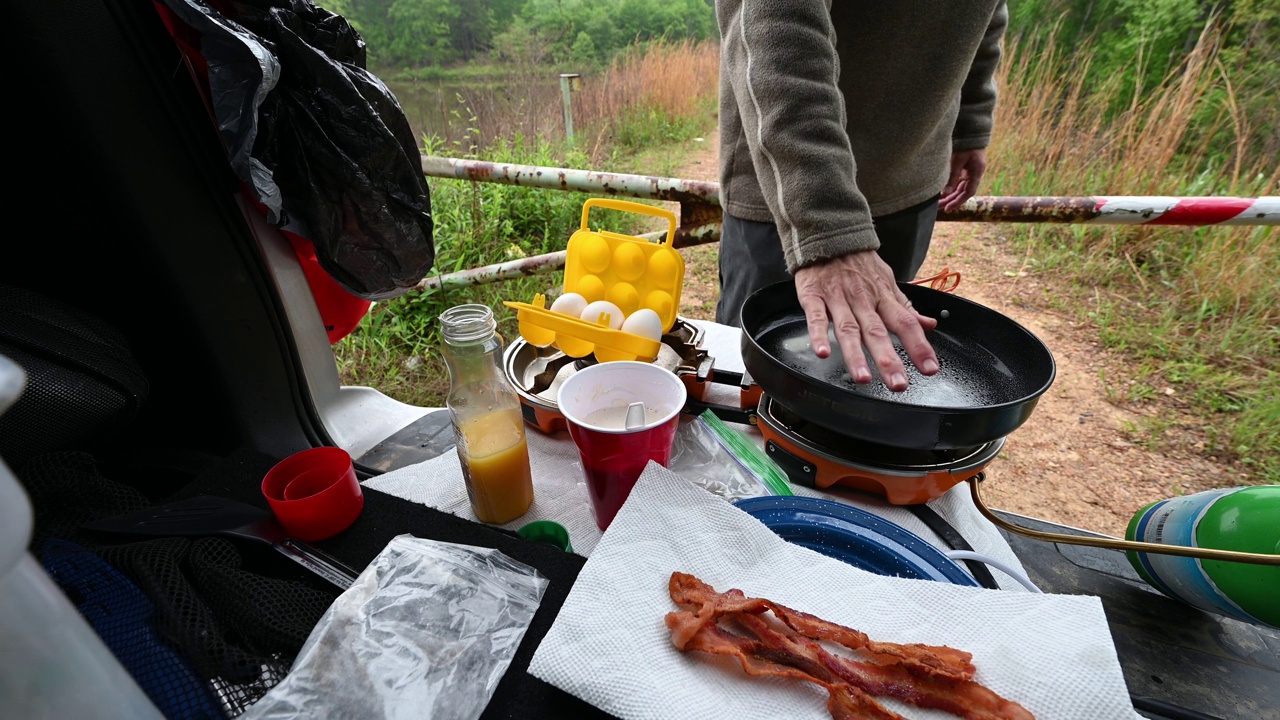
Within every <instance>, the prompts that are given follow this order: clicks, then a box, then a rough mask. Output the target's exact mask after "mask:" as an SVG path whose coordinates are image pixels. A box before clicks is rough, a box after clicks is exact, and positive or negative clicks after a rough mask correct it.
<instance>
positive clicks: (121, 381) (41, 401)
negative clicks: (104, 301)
mask: <svg viewBox="0 0 1280 720" xmlns="http://www.w3.org/2000/svg"><path fill="white" fill-rule="evenodd" d="M0 355H5V356H6V357H8V358H9V359H10V360H12V361H14V362H15V363H17V364H18V365H19V366H21V367H22V369H23V370H24V371H26V374H27V387H26V390H24V391H23V393H22V395H21V396H19V398H18V400H17V402H15V403H14V405H13V407H11V408H9V410H8V411H7V412H5V413H4V414H3V415H0V457H3V458H4V459H5V462H6V463H7V464H8V465H9V466H10V467H18V466H20V465H22V463H23V462H25V461H26V460H27V459H28V458H31V457H34V456H36V455H39V454H42V453H45V452H50V451H53V450H73V449H88V448H90V447H91V446H93V445H94V444H96V443H99V442H103V441H105V440H108V439H110V437H111V435H112V434H113V431H114V430H116V429H118V428H121V427H123V426H124V425H125V424H127V422H128V421H129V420H131V419H133V416H134V415H135V414H136V413H137V410H138V406H139V405H141V404H142V402H143V400H144V399H145V398H146V395H147V392H148V389H149V388H148V385H147V380H146V377H145V376H144V375H143V374H142V370H141V369H140V368H139V367H138V365H137V363H136V362H135V360H134V357H133V354H132V353H131V352H130V350H129V346H128V344H127V343H126V342H125V339H124V337H123V336H122V335H121V334H120V333H119V331H117V330H116V329H114V328H112V327H111V326H109V325H107V324H106V323H104V322H103V321H101V320H99V319H98V318H96V317H93V316H92V315H89V314H87V313H84V312H82V311H80V310H78V309H76V308H73V307H71V306H69V305H66V304H63V303H61V302H58V301H55V300H53V299H51V298H46V297H43V296H41V295H38V294H36V293H33V292H31V291H29V290H25V289H22V288H18V287H14V286H11V285H4V284H0Z"/></svg>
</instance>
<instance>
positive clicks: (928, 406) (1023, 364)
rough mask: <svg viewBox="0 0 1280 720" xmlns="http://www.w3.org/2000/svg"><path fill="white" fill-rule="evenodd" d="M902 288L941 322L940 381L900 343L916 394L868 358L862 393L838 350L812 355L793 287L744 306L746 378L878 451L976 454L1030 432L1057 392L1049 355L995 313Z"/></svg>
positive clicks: (937, 335)
mask: <svg viewBox="0 0 1280 720" xmlns="http://www.w3.org/2000/svg"><path fill="white" fill-rule="evenodd" d="M899 287H900V288H901V289H902V292H903V293H905V294H906V296H907V298H908V299H909V300H910V301H911V304H912V305H914V306H915V309H916V310H917V311H919V312H920V313H921V314H923V315H928V316H930V317H935V318H938V327H937V329H936V330H932V331H929V332H928V333H926V335H927V337H928V338H929V342H930V343H932V344H933V349H934V351H935V352H936V353H937V354H938V364H939V365H940V366H941V369H940V370H939V371H938V373H937V374H936V375H933V376H931V377H930V376H925V375H921V374H920V373H919V372H918V371H917V370H916V369H915V367H914V366H913V365H912V364H911V362H910V361H909V360H908V359H907V354H906V351H905V350H903V349H902V347H901V345H898V344H897V341H896V339H895V345H896V346H897V347H898V354H899V355H900V356H901V357H902V361H903V364H904V365H906V368H907V379H908V380H909V381H910V383H911V386H910V387H909V388H908V389H907V390H904V391H903V392H900V393H895V392H893V391H891V390H889V389H888V388H887V387H885V385H884V383H883V382H881V380H880V376H879V374H878V373H877V371H876V366H875V363H874V362H872V361H871V359H870V356H868V359H867V363H868V365H870V366H871V372H872V375H873V376H874V378H873V380H872V382H871V383H870V384H867V385H858V384H855V383H854V382H853V379H852V378H851V377H850V376H849V371H848V369H846V367H845V363H844V357H843V355H842V354H841V352H840V346H839V344H837V343H836V342H835V341H834V340H832V342H831V350H832V353H831V357H828V358H826V359H825V360H819V359H818V357H817V356H816V355H814V353H813V350H812V348H811V347H810V344H809V330H808V326H807V324H806V323H805V319H804V311H803V310H802V309H801V308H800V301H799V300H798V299H797V297H796V290H795V285H794V283H792V282H791V281H785V282H781V283H777V284H775V285H770V286H768V287H765V288H762V289H760V290H757V291H756V292H754V293H752V294H751V295H750V296H749V297H748V298H747V301H746V302H745V303H743V305H742V315H741V326H742V360H743V363H744V364H745V365H746V368H747V371H748V372H749V373H750V374H751V376H752V378H753V379H754V380H755V382H756V383H757V384H759V386H760V388H761V389H762V390H763V391H764V392H765V393H767V394H768V395H769V396H771V397H773V398H774V399H775V400H776V401H777V402H779V403H782V404H783V405H784V406H786V407H787V408H788V409H790V410H792V411H793V412H794V413H796V414H797V415H799V416H800V417H802V418H804V419H805V420H808V421H811V422H815V423H818V424H819V425H822V426H824V427H826V428H828V429H830V430H833V431H835V432H837V433H840V434H842V435H844V436H847V437H850V438H854V439H857V440H862V441H865V442H871V443H877V444H880V445H888V446H891V447H899V448H910V449H914V450H953V449H960V448H971V447H977V446H979V445H982V444H983V443H987V442H991V441H993V440H996V439H999V438H1002V437H1004V436H1006V435H1008V434H1009V433H1011V432H1013V431H1014V430H1015V429H1017V428H1018V427H1019V426H1020V425H1022V423H1024V422H1026V420H1027V418H1028V417H1030V416H1031V411H1032V410H1033V409H1035V406H1036V402H1037V401H1038V400H1039V399H1040V396H1041V395H1042V394H1044V392H1045V391H1046V390H1048V389H1049V386H1050V385H1052V384H1053V378H1054V374H1055V366H1054V362H1053V355H1052V354H1050V353H1049V349H1048V348H1046V347H1045V346H1044V344H1043V343H1041V342H1040V340H1039V339H1038V338H1036V336H1035V335H1032V334H1031V333H1030V332H1029V331H1027V329H1026V328H1024V327H1022V326H1021V325H1019V324H1017V323H1016V322H1014V321H1013V320H1011V319H1009V318H1007V317H1005V316H1004V315H1001V314H1000V313H997V312H996V311H994V310H991V309H990V308H987V307H984V306H982V305H979V304H977V303H974V302H971V301H969V300H965V299H964V298H961V297H956V296H954V295H951V294H949V293H945V292H942V291H940V290H934V289H933V288H929V287H925V286H922V285H912V284H908V283H899ZM944 315H945V317H943V316H944ZM864 352H865V349H864Z"/></svg>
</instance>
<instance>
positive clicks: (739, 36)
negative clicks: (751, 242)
mask: <svg viewBox="0 0 1280 720" xmlns="http://www.w3.org/2000/svg"><path fill="white" fill-rule="evenodd" d="M716 15H717V18H718V20H719V24H720V37H721V39H720V53H721V57H720V193H721V194H720V202H721V205H722V207H723V208H724V210H725V211H727V212H729V213H730V214H732V215H734V216H735V217H738V218H742V219H745V220H756V221H758V222H772V223H775V224H776V225H777V227H778V232H779V234H780V235H781V236H782V245H783V251H784V254H785V256H786V260H787V269H788V270H790V271H792V272H795V271H796V270H797V269H799V268H801V267H804V266H805V265H808V264H810V263H813V262H816V261H818V260H822V259H826V258H830V257H835V256H839V255H844V254H847V253H850V252H855V251H859V250H874V249H876V248H878V247H879V240H877V238H876V234H875V231H874V230H873V229H872V225H871V218H872V216H873V215H874V216H880V215H885V214H888V213H892V212H896V211H898V210H902V209H904V208H907V207H910V206H912V205H915V204H917V203H920V202H923V201H925V200H927V199H929V198H931V197H933V196H934V195H937V194H938V192H939V191H940V190H941V189H942V186H943V185H945V184H946V181H947V175H948V174H949V172H950V158H951V153H952V151H955V150H971V149H975V148H982V147H986V146H987V144H988V142H989V141H990V139H991V125H992V113H993V111H994V110H995V102H996V88H995V83H994V80H993V74H994V72H995V67H996V63H997V61H998V60H999V58H1000V41H1001V37H1002V36H1003V34H1004V29H1005V26H1006V24H1007V22H1008V10H1007V8H1006V6H1005V0H835V1H834V3H833V2H832V0H717V1H716Z"/></svg>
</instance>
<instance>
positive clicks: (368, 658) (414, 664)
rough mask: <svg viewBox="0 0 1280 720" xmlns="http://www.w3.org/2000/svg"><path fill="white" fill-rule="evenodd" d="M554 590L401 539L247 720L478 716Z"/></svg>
mask: <svg viewBox="0 0 1280 720" xmlns="http://www.w3.org/2000/svg"><path fill="white" fill-rule="evenodd" d="M546 587H547V580H546V578H544V577H543V576H542V575H541V574H539V573H538V571H537V570H536V569H534V568H532V567H529V566H528V565H524V564H522V563H519V562H517V561H515V560H512V559H511V558H509V557H507V556H506V555H503V554H502V553H501V552H498V551H497V550H492V549H489V548H480V547H472V546H470V545H457V544H453V543H446V542H437V541H434V540H424V539H421V538H416V537H413V536H411V535H400V536H397V537H396V538H394V539H393V540H392V541H391V542H390V543H388V544H387V547H386V549H384V550H383V551H382V553H381V554H379V555H378V557H377V558H375V559H374V561H373V563H371V564H370V565H369V567H368V568H366V569H365V571H364V572H363V573H361V574H360V577H359V578H358V579H357V580H356V582H355V584H354V585H352V586H351V588H350V589H348V590H347V591H346V592H344V593H343V594H342V595H340V596H339V597H338V599H337V600H336V601H334V603H333V605H332V606H331V607H330V608H329V610H328V611H327V612H326V613H325V614H324V617H322V618H321V619H320V622H319V624H317V625H316V628H315V630H313V631H312V632H311V636H310V637H309V638H307V642H306V644H305V645H303V647H302V651H301V652H300V653H299V654H298V658H297V660H296V661H294V664H293V668H292V669H291V670H290V671H289V675H288V676H287V677H286V678H285V679H284V680H283V681H282V682H281V683H280V684H279V685H277V686H276V687H274V688H273V689H272V690H271V692H269V693H267V695H266V696H264V697H263V698H262V699H261V700H259V701H258V702H257V703H256V704H254V705H253V706H252V707H250V708H249V709H248V710H247V711H246V712H245V713H244V714H243V715H241V718H245V719H246V720H264V719H267V718H406V719H407V718H414V719H415V720H416V719H418V718H433V719H434V720H462V719H464V718H478V717H480V714H481V713H482V712H483V711H484V708H485V705H487V704H488V703H489V699H490V698H491V697H492V696H493V691H494V689H495V688H496V687H497V685H498V681H499V680H500V679H501V678H502V675H503V673H505V672H506V671H507V667H508V666H509V665H510V664H511V658H512V657H513V656H514V655H515V652H516V648H517V647H519V645H520V640H521V639H522V638H523V637H524V634H525V631H526V630H528V628H529V623H530V622H531V621H532V620H533V615H534V613H535V612H537V610H538V604H539V603H540V602H541V601H542V594H543V592H544V591H545V590H546Z"/></svg>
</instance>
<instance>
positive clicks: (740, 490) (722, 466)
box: [667, 410, 792, 501]
mask: <svg viewBox="0 0 1280 720" xmlns="http://www.w3.org/2000/svg"><path fill="white" fill-rule="evenodd" d="M667 469H668V470H671V471H672V472H674V473H676V474H677V475H680V476H681V477H683V478H685V479H686V480H689V481H690V482H692V483H693V484H695V485H698V486H700V487H702V488H704V489H706V490H709V491H711V492H713V493H715V494H716V495H719V496H721V497H723V498H725V499H727V500H730V501H732V500H742V499H743V498H750V497H761V496H767V495H791V494H792V492H791V488H790V486H789V485H788V483H787V480H786V475H785V474H784V473H783V471H782V469H781V468H779V467H778V466H777V465H776V464H774V462H773V461H772V460H770V459H769V457H768V456H767V455H765V454H764V452H762V451H761V450H760V448H759V447H757V446H756V445H755V443H754V442H752V441H751V440H750V439H749V438H747V437H745V436H744V435H743V434H742V433H740V432H738V431H737V430H734V429H733V428H731V427H729V426H728V425H726V424H725V423H724V421H722V420H721V419H720V418H718V417H716V416H715V414H714V413H712V412H711V411H710V410H706V411H704V412H703V413H702V414H701V415H699V416H698V417H696V418H694V419H692V420H685V421H682V422H681V423H680V428H679V429H678V430H676V439H675V445H674V447H673V448H672V450H671V460H670V461H669V462H668V463H667Z"/></svg>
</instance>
